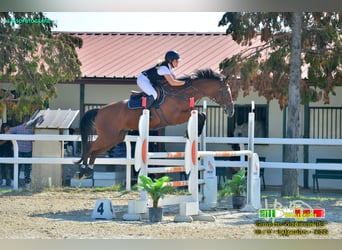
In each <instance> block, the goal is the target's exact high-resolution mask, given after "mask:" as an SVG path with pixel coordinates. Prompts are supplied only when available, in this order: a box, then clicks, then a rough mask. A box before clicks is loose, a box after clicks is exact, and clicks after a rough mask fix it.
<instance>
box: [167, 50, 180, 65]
mask: <svg viewBox="0 0 342 250" xmlns="http://www.w3.org/2000/svg"><path fill="white" fill-rule="evenodd" d="M179 59H180V56H179V54H178V52H177V51H175V50H170V51H168V52H166V54H165V61H166V62H169V63H171V62H172V61H173V60H179Z"/></svg>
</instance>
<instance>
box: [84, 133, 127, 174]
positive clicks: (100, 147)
mask: <svg viewBox="0 0 342 250" xmlns="http://www.w3.org/2000/svg"><path fill="white" fill-rule="evenodd" d="M125 135H126V133H120V135H119V137H117V138H105V139H104V137H100V136H99V137H98V138H97V139H96V140H95V141H94V142H93V143H92V145H91V147H90V150H89V152H88V155H89V157H90V160H89V165H83V166H82V168H83V170H81V175H82V176H84V177H86V178H89V177H92V175H93V171H94V162H95V159H96V157H97V156H98V155H99V154H101V153H104V152H106V151H108V150H109V149H111V148H112V147H114V146H115V145H117V144H118V143H120V142H121V141H123V140H124V138H125Z"/></svg>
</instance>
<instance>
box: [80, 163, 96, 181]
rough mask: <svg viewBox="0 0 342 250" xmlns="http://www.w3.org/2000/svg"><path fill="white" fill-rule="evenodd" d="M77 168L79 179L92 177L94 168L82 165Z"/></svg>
mask: <svg viewBox="0 0 342 250" xmlns="http://www.w3.org/2000/svg"><path fill="white" fill-rule="evenodd" d="M79 169H80V172H79V174H78V178H79V179H80V180H83V179H91V178H93V173H94V170H93V169H92V168H90V167H88V166H84V165H82V166H80V168H79Z"/></svg>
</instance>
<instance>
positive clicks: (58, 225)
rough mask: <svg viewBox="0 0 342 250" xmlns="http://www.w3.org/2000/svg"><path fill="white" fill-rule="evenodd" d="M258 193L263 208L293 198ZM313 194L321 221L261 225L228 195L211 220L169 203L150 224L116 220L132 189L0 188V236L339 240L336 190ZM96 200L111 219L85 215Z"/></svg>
mask: <svg viewBox="0 0 342 250" xmlns="http://www.w3.org/2000/svg"><path fill="white" fill-rule="evenodd" d="M2 191H3V190H2ZM262 195H263V198H262V207H263V208H264V207H265V202H266V200H267V203H268V206H269V207H272V205H273V204H274V201H275V199H277V202H278V204H282V205H283V206H288V204H289V202H291V201H294V200H296V199H289V198H287V199H285V198H280V197H279V194H277V193H276V192H263V193H262ZM316 197H317V194H312V192H311V193H310V192H309V191H308V194H307V198H302V200H303V201H304V202H305V203H307V204H309V205H310V206H312V208H325V211H326V218H325V219H324V222H323V223H321V224H318V223H316V224H315V225H314V226H313V225H311V226H308V224H307V225H305V226H301V227H298V226H297V227H296V226H293V225H292V226H289V224H287V225H285V224H282V225H280V226H279V225H278V226H268V227H267V226H265V224H264V225H263V224H260V223H258V221H259V220H260V219H259V218H258V213H257V212H241V211H238V210H234V209H232V206H231V200H230V199H229V198H228V199H226V200H223V201H222V202H220V203H218V207H217V208H215V209H212V210H210V211H203V212H204V213H205V214H206V215H212V216H214V217H215V221H214V222H203V221H193V222H191V223H176V222H174V217H175V215H176V214H177V213H178V210H179V208H178V206H169V207H165V208H164V217H163V221H162V222H160V223H150V222H149V221H148V219H147V218H146V219H143V220H141V221H124V220H123V219H122V216H123V214H124V213H126V212H127V204H128V200H130V199H138V198H139V195H138V193H136V192H128V193H126V192H114V191H110V192H109V191H106V192H94V190H91V189H90V190H84V189H83V190H82V189H74V190H72V189H71V190H70V189H68V190H64V191H61V190H49V191H43V192H30V191H17V192H13V191H11V192H1V193H0V218H1V220H0V239H268V238H272V239H341V238H342V213H341V212H342V194H341V193H340V194H339V193H333V194H320V197H321V199H317V198H316ZM98 199H110V200H111V201H112V204H113V207H114V211H115V214H116V218H114V219H113V220H93V219H91V214H92V211H93V209H94V207H95V204H96V200H98ZM317 221H318V220H317V219H314V222H317ZM261 222H271V221H265V220H263V221H261ZM283 223H284V222H283ZM286 230H287V231H286Z"/></svg>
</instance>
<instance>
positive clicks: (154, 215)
mask: <svg viewBox="0 0 342 250" xmlns="http://www.w3.org/2000/svg"><path fill="white" fill-rule="evenodd" d="M148 215H149V219H150V222H161V221H162V218H163V208H162V207H150V208H148Z"/></svg>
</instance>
